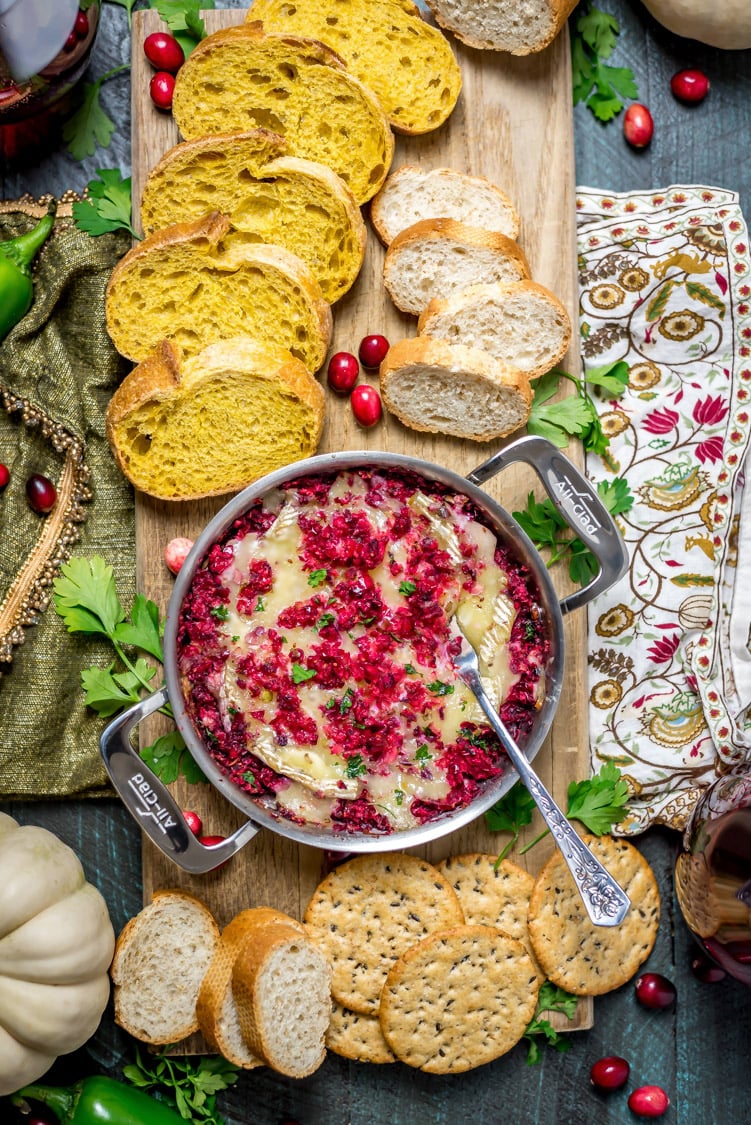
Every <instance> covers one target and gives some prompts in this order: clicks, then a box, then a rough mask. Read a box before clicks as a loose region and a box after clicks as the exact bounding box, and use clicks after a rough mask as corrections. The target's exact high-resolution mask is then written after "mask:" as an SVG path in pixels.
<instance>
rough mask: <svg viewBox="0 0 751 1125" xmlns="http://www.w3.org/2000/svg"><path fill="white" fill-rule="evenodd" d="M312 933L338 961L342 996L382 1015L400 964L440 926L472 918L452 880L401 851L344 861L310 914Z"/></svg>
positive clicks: (336, 989)
mask: <svg viewBox="0 0 751 1125" xmlns="http://www.w3.org/2000/svg"><path fill="white" fill-rule="evenodd" d="M304 921H305V925H306V926H307V928H308V930H309V933H310V936H311V938H312V939H313V941H315V943H316V944H317V945H318V947H319V948H320V949H321V950H322V951H323V953H324V954H325V956H326V957H327V958H328V960H329V961H330V963H331V966H332V980H331V991H332V994H333V996H334V999H335V1000H338V1001H339V1003H340V1004H343V1005H344V1007H345V1008H350V1009H351V1010H352V1011H354V1012H364V1013H365V1014H366V1015H376V1014H377V1012H378V1007H379V1004H380V996H381V989H382V987H383V982H384V981H385V979H386V975H387V974H388V971H389V969H390V968H391V965H392V964H393V962H394V961H396V960H397V958H399V957H400V956H401V955H402V953H404V952H405V950H407V949H409V947H410V946H411V945H414V944H415V942H417V941H420V939H421V938H423V937H425V935H426V934H428V933H430V932H431V931H433V930H438V929H443V928H444V927H446V926H456V925H461V924H462V923H463V922H464V915H463V913H462V908H461V906H460V905H459V899H458V898H457V897H456V895H455V894H454V892H453V890H452V889H451V887H450V885H449V883H448V881H447V880H446V879H445V878H444V876H443V875H441V873H440V872H439V871H437V870H436V868H435V867H433V866H432V865H431V864H429V863H427V862H426V861H425V860H424V859H418V858H417V856H412V855H405V854H403V853H400V852H396V853H392V854H389V855H385V856H378V855H372V856H370V855H362V856H357V857H356V858H355V859H351V860H349V861H348V862H347V863H343V864H342V865H341V866H340V867H337V868H335V870H334V871H332V872H331V874H330V875H328V876H327V877H326V878H325V879H324V880H323V882H322V883H321V884H320V886H319V887H318V888H317V890H316V891H315V893H314V895H313V897H312V899H311V900H310V903H309V904H308V909H307V910H306V912H305V918H304Z"/></svg>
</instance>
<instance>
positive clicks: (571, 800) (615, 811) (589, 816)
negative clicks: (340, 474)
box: [568, 762, 629, 836]
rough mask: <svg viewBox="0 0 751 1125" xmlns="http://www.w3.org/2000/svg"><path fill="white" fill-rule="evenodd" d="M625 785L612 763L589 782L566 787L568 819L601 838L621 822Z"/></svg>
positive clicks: (624, 802)
mask: <svg viewBox="0 0 751 1125" xmlns="http://www.w3.org/2000/svg"><path fill="white" fill-rule="evenodd" d="M628 796H629V789H628V782H626V781H625V780H624V779H623V778H622V777H621V771H620V770H619V769H618V767H617V766H616V765H615V764H614V763H613V762H606V763H605V765H604V766H602V768H601V769H600V771H599V773H596V774H595V775H594V777H591V778H590V779H589V781H579V782H576V781H572V782H571V784H570V785H569V787H568V816H569V817H570V818H571V819H572V820H578V821H580V822H581V823H582V824H583V825H584V827H585V828H587V829H588V830H589V831H590V832H591V833H592V834H593V835H594V836H604V835H606V833H608V832H609V831H610V829H611V828H612V827H613V825H614V824H618V823H619V821H621V820H623V816H624V813H625V811H626V810H625V806H626V802H627V801H628Z"/></svg>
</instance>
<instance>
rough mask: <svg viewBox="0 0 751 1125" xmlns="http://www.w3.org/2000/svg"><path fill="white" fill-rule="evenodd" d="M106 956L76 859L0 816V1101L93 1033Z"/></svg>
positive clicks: (97, 909)
mask: <svg viewBox="0 0 751 1125" xmlns="http://www.w3.org/2000/svg"><path fill="white" fill-rule="evenodd" d="M114 948H115V934H114V931H113V929H112V923H111V922H110V917H109V912H108V910H107V904H106V903H105V901H104V899H103V898H102V896H101V895H100V893H99V891H98V890H97V889H96V887H93V886H92V885H91V884H90V883H87V882H86V876H85V874H84V870H83V868H82V866H81V863H80V861H79V859H78V856H77V855H76V854H75V852H74V851H73V850H72V849H71V848H69V847H68V845H67V844H64V843H63V842H62V840H60V839H58V837H57V836H55V835H54V833H52V832H48V831H47V829H46V828H38V827H36V826H35V825H24V826H20V825H19V824H18V823H17V822H16V821H15V820H14V819H13V817H10V816H7V815H6V814H5V813H0V1094H11V1093H13V1092H14V1091H16V1090H18V1089H20V1087H21V1086H25V1085H26V1084H27V1083H28V1082H34V1081H35V1080H36V1079H37V1078H40V1077H41V1076H42V1075H43V1074H44V1073H45V1072H46V1071H47V1070H49V1068H50V1066H51V1065H52V1063H53V1062H54V1061H55V1059H56V1058H57V1056H58V1055H62V1054H65V1053H67V1052H68V1051H75V1050H76V1049H77V1048H78V1047H80V1046H81V1045H82V1044H83V1043H85V1042H86V1040H87V1039H89V1038H90V1037H91V1036H92V1035H93V1034H94V1032H95V1031H96V1029H97V1027H98V1026H99V1021H100V1020H101V1018H102V1012H103V1011H104V1009H105V1007H106V1006H107V1001H108V999H109V976H108V974H107V970H108V968H109V965H110V962H111V960H112V954H113V952H114Z"/></svg>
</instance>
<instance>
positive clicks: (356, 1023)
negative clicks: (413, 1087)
mask: <svg viewBox="0 0 751 1125" xmlns="http://www.w3.org/2000/svg"><path fill="white" fill-rule="evenodd" d="M326 1046H327V1047H328V1048H329V1050H330V1051H333V1052H334V1054H335V1055H341V1056H342V1057H343V1058H345V1059H353V1060H354V1061H355V1062H369V1063H379V1064H380V1063H392V1062H396V1055H395V1054H394V1053H393V1051H392V1050H391V1048H390V1047H389V1045H388V1043H387V1042H386V1040H385V1039H384V1037H383V1032H382V1031H381V1021H380V1019H379V1018H378V1016H366V1015H364V1013H363V1012H352V1011H350V1009H349V1008H344V1007H342V1005H341V1004H337V1003H336V1002H334V1006H333V1008H332V1011H331V1022H330V1023H329V1029H328V1031H327V1032H326Z"/></svg>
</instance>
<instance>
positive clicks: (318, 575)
mask: <svg viewBox="0 0 751 1125" xmlns="http://www.w3.org/2000/svg"><path fill="white" fill-rule="evenodd" d="M328 575H329V572H328V571H327V570H311V572H310V574H309V575H308V585H309V586H320V585H321V583H322V582H325V581H326V579H327V578H328Z"/></svg>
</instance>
